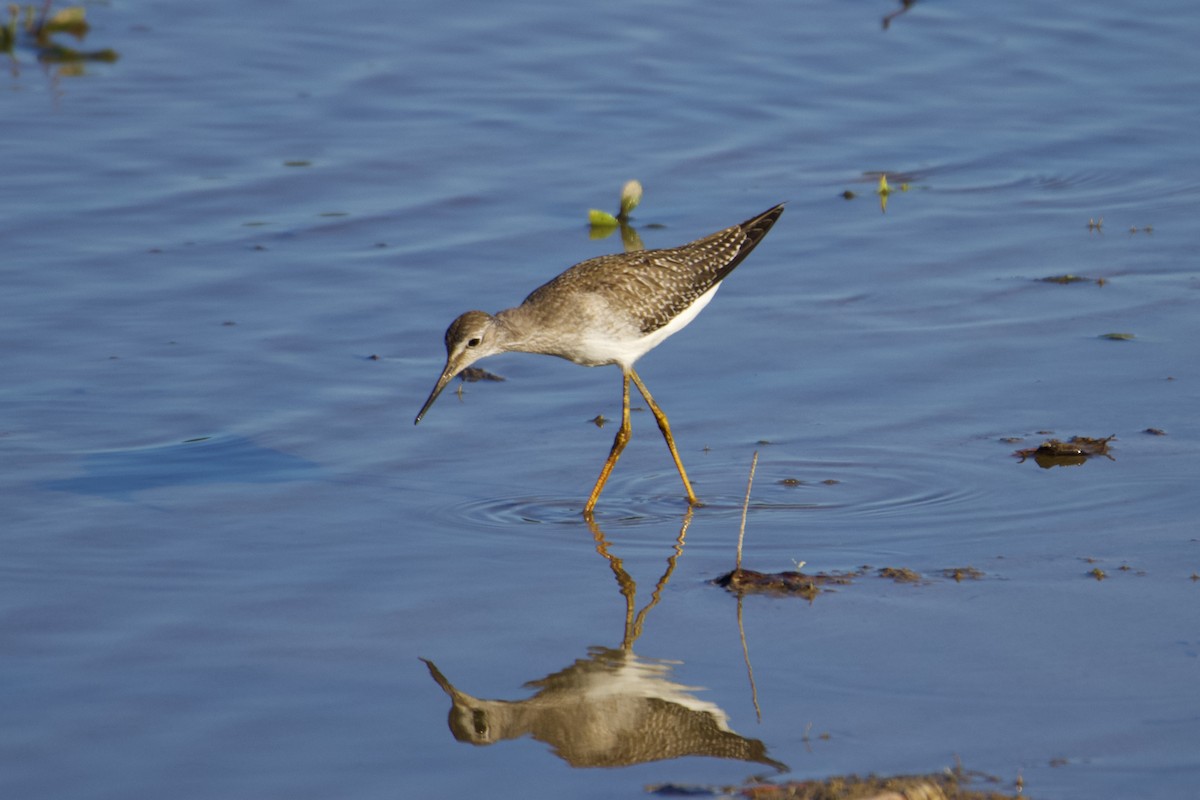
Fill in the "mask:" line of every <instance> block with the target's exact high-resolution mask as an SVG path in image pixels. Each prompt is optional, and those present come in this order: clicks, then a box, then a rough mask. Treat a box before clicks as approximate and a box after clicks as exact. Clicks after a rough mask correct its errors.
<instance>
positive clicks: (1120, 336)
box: [1100, 333, 1134, 342]
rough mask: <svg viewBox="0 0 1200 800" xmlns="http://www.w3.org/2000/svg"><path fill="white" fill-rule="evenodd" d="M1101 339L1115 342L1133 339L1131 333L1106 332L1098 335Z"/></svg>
mask: <svg viewBox="0 0 1200 800" xmlns="http://www.w3.org/2000/svg"><path fill="white" fill-rule="evenodd" d="M1100 338H1101V339H1111V340H1113V341H1115V342H1128V341H1129V340H1130V339H1133V338H1134V337H1133V334H1132V333H1106V334H1104V335H1103V336H1101V337H1100Z"/></svg>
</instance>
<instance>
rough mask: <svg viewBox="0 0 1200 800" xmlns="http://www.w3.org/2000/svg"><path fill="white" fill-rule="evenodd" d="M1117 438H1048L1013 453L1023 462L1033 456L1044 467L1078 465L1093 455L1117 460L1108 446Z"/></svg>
mask: <svg viewBox="0 0 1200 800" xmlns="http://www.w3.org/2000/svg"><path fill="white" fill-rule="evenodd" d="M1115 438H1117V437H1116V436H1106V437H1105V438H1103V439H1095V438H1092V437H1090V436H1072V437H1071V439H1070V441H1066V442H1063V441H1060V440H1058V439H1047V440H1046V441H1044V442H1042V443H1041V444H1040V445H1038V446H1037V447H1027V448H1024V449H1022V450H1017V451H1015V452H1014V453H1013V455H1014V456H1016V457H1017V458H1019V459H1021V463H1024V462H1025V460H1026V459H1027V458H1033V460H1034V461H1036V462H1037V465H1038V466H1039V467H1041V468H1042V469H1049V468H1050V467H1072V466H1077V465H1079V464H1082V463H1084V462H1085V461H1087V460H1088V459H1089V458H1092V457H1093V456H1104V457H1105V458H1107V459H1108V460H1109V461H1116V459H1115V458H1113V457H1112V454H1111V453H1110V452H1109V448H1108V443H1109V442H1111V441H1112V440H1113V439H1115Z"/></svg>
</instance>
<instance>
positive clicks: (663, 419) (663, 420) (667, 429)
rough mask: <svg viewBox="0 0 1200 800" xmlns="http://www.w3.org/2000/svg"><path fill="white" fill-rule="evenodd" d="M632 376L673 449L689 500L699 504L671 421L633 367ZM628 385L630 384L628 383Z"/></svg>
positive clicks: (630, 373) (676, 464)
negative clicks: (673, 432)
mask: <svg viewBox="0 0 1200 800" xmlns="http://www.w3.org/2000/svg"><path fill="white" fill-rule="evenodd" d="M629 375H630V377H632V378H633V382H634V383H635V384H637V388H638V391H639V392H641V393H642V397H644V398H646V405H648V406H650V411H651V412H653V414H654V419H655V420H657V422H658V429H659V430H660V431H662V435H663V438H664V439H666V441H667V448H668V449H669V450H670V451H671V458H673V459H675V467H676V468H677V469H678V470H679V477H681V478H683V488H684V490H686V491H687V498H688V502H689V503H690V504H692V505H698V504H699V503H700V501H699V500H697V499H696V493H695V492H693V491H692V482H691V481H689V480H688V476H687V471H686V470H684V468H683V462H682V461H680V460H679V451H678V450H676V449H675V437H674V436H672V435H671V423H669V422H667V415H666V414H664V413H663V410H662V409H661V408H659V407H658V403H655V402H654V398H653V397H651V396H650V390H649V389H647V388H646V384H644V383H642V379H641V378H639V377H638V374H637V373H636V372H634V371H633V370H632V369H631V370H629ZM627 385H628V384H627ZM626 393H627V394H626V399H628V389H626Z"/></svg>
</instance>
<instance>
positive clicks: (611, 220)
mask: <svg viewBox="0 0 1200 800" xmlns="http://www.w3.org/2000/svg"><path fill="white" fill-rule="evenodd" d="M588 224H589V225H591V226H592V227H593V228H615V227H617V226H618V225H620V224H621V223H620V222H619V221H618V220H617V218H616V217H614V216H613V215H612V214H609V213H608V212H607V211H599V210H597V209H595V208H593V209H589V210H588Z"/></svg>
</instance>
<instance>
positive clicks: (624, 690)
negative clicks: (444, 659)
mask: <svg viewBox="0 0 1200 800" xmlns="http://www.w3.org/2000/svg"><path fill="white" fill-rule="evenodd" d="M691 518H692V514H691V511H690V510H689V511H688V513H687V515H686V516H685V517H684V519H683V524H682V527H681V528H680V531H679V537H678V538H677V539H676V541H675V546H674V550H673V552H672V553H671V555H670V556H669V557H668V559H667V567H666V571H665V572H664V573H663V575H662V577H661V578H659V580H658V583H657V584H656V585H655V587H654V591H653V593H652V594H651V597H650V600H649V602H647V604H646V606H645V607H644V608H642V609H641V610H640V611H636V610H635V609H636V603H635V600H636V593H637V585H636V584H635V582H634V581H633V578H631V577H630V575H629V573H628V572H626V570H625V568H624V567H623V566H622V564H621V559H619V558H617V557H616V556H614V555H612V554H611V553H610V552H609V545H608V541H607V540H606V539H605V538H604V534H603V533H602V532H601V531H600V529H599V527H597V526H596V524H595V522H594V521H592V520H589V521H588V524H589V527H590V528H591V530H592V535H593V537H595V540H596V552H598V553H599V554H600V555H601V556H603V557H604V558H605V559H606V560H607V561H608V563H609V565H610V567H611V568H612V571H613V575H614V576H615V577H616V580H617V585H618V586H619V587H620V590H621V595H622V596H623V597H624V598H625V620H624V631H623V634H622V641H621V646H620V647H591V648H588V655H587V657H586V658H580V659H577V660H576V661H575V663H573V664H571V665H570V666H569V667H566V668H565V669H562V670H559V671H558V672H555V673H552V674H550V675H547V676H546V677H544V678H540V679H537V680H533V681H529V682H528V683H526V684H525V685H526V686H527V687H528V688H531V689H536V690H537V694H535V695H533V696H532V697H530V698H527V699H525V700H486V699H482V698H477V697H472V696H471V695H469V694H467V693H466V692H464V691H461V690H460V689H458V688H457V687H455V686H454V685H453V684H452V683H451V682H450V680H449V679H448V678H447V677H446V676H445V675H443V674H442V672H441V671H440V670H439V669H438V668H437V666H436V665H435V664H434V663H433V662H432V661H428V660H425V659H422V661H425V665H426V666H427V667H428V668H429V674H430V675H431V676H432V677H433V679H434V681H436V682H437V684H438V686H440V687H441V688H442V690H443V691H445V693H446V694H447V695H448V696H449V697H450V701H451V704H452V705H451V709H450V720H449V722H450V730H451V732H452V733H453V734H454V738H455V739H457V740H458V741H460V742H470V743H471V744H475V745H487V744H493V743H495V742H498V741H502V740H505V739H517V738H520V737H522V736H531V737H533V738H534V739H537V740H538V741H540V742H545V743H546V744H548V745H549V746H550V747H551V748H552V749H553V750H554V753H555V754H556V755H557V756H558V757H559V758H561V759H563V760H564V761H566V762H567V763H568V764H570V765H571V766H573V767H622V766H630V765H633V764H641V763H645V762H649V761H661V760H663V759H671V758H681V757H684V756H708V757H712V758H728V759H736V760H739V761H746V762H750V763H755V764H763V765H766V766H769V767H771V768H773V769H775V770H778V771H780V772H783V771H786V770H787V766H786V765H784V764H782V763H780V762H778V761H775V760H773V759H771V758H770V757H768V755H767V748H766V745H764V744H763V743H762V742H761V741H759V740H758V739H750V738H747V737H745V736H741V735H740V734H738V733H736V732H734V731H733V730H731V729H730V727H729V721H728V715H726V713H725V712H724V711H723V710H722V709H721V708H720V707H719V706H717V705H716V704H715V703H712V702H709V701H706V700H702V699H700V698H699V697H697V696H696V695H695V691H696V687H690V686H684V685H683V684H680V683H676V682H675V681H673V680H672V679H671V671H672V668H673V666H674V664H676V663H679V662H670V661H663V660H659V659H648V658H642V657H639V656H638V655H636V654H635V653H634V652H633V644H634V642H635V641H636V640H637V638H638V636H640V635H641V631H642V625H643V624H644V622H645V619H646V614H647V613H648V612H649V611H650V609H651V608H653V607H654V606H655V605H657V604H658V601H659V599H660V597H661V594H662V590H663V588H664V587H665V586H666V584H667V581H668V580H670V577H671V573H672V572H674V570H675V563H676V561H677V559H678V558H679V555H680V554H681V553H682V552H683V540H684V535H685V534H686V533H687V528H688V525H689V524H690V522H691Z"/></svg>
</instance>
